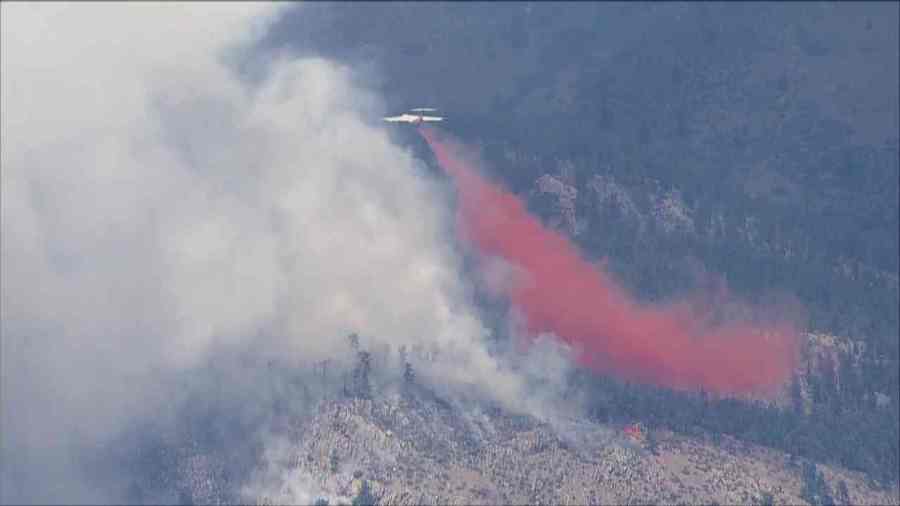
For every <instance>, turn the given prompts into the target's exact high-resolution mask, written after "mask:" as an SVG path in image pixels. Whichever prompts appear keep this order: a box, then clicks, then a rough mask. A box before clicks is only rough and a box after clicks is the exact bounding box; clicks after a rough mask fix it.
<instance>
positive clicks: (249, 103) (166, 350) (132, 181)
mask: <svg viewBox="0 0 900 506" xmlns="http://www.w3.org/2000/svg"><path fill="white" fill-rule="evenodd" d="M2 9H3V10H2V13H3V15H2V104H3V107H2V110H3V115H2V138H3V144H2V166H3V172H2V199H0V200H2V237H3V242H2V273H3V275H2V299H0V300H2V313H3V319H2V380H3V381H2V408H3V409H2V425H3V431H2V458H0V462H2V464H0V465H2V468H0V480H2V481H0V485H2V486H0V489H2V497H0V500H2V502H3V503H24V502H38V503H50V502H66V503H85V502H110V501H112V502H120V501H123V500H125V498H126V491H127V486H128V483H129V481H128V480H129V479H130V478H131V476H129V475H128V472H130V471H127V470H125V469H118V470H110V471H109V473H111V474H112V475H111V476H103V477H100V478H98V477H97V476H95V474H97V473H99V472H100V471H97V470H96V469H94V467H95V466H92V465H90V464H89V462H96V459H98V458H99V457H98V456H97V452H98V451H101V450H103V449H107V448H110V447H112V448H116V447H120V448H132V447H135V446H140V445H139V444H138V443H136V442H130V443H129V442H128V441H127V438H128V437H129V434H132V433H134V432H139V428H141V427H154V429H153V430H156V431H159V435H158V438H157V439H163V440H168V439H172V438H177V437H179V436H178V434H180V432H179V430H180V429H178V428H177V427H176V425H177V423H176V421H177V420H179V419H181V418H183V417H184V413H194V412H202V413H206V414H205V415H204V416H206V417H207V418H206V419H210V417H212V418H211V419H212V420H213V421H215V423H214V424H213V425H215V426H216V427H218V426H222V427H243V428H244V429H246V430H247V431H250V432H251V433H253V434H256V433H265V432H266V431H267V427H268V425H270V424H271V423H272V417H273V414H272V412H271V409H270V407H271V406H272V405H273V403H275V402H276V401H280V402H281V403H285V402H286V403H287V404H289V406H288V407H287V409H288V411H289V412H300V411H302V410H303V409H306V406H305V405H304V404H303V401H302V396H301V395H299V394H297V393H296V392H295V391H293V390H290V385H291V384H292V383H291V382H290V381H288V377H287V376H286V375H287V374H289V373H287V372H284V371H297V370H300V369H302V368H303V367H306V366H309V365H310V364H314V363H316V362H318V361H320V360H323V359H328V358H334V357H335V356H344V355H348V354H347V353H345V351H346V346H347V344H346V340H345V339H344V336H346V334H347V333H349V332H351V331H358V332H360V334H362V336H363V341H364V344H365V345H366V346H373V347H378V346H392V347H393V348H394V349H395V350H396V348H397V347H399V346H401V345H407V346H411V345H414V344H415V345H419V346H421V347H424V348H425V349H433V350H441V352H442V353H444V355H445V356H446V357H447V360H446V361H444V362H442V363H441V364H435V366H434V367H432V368H430V369H429V371H427V372H425V371H423V372H422V373H421V374H420V377H422V378H423V379H425V380H428V379H429V378H430V379H431V380H432V381H435V382H439V383H440V384H442V385H445V388H455V389H457V390H458V391H460V392H462V393H465V394H466V395H470V396H475V397H481V398H490V399H494V400H497V401H499V402H502V403H504V404H507V405H512V404H515V403H517V402H519V399H521V398H522V397H523V392H522V388H523V385H524V382H523V380H522V379H521V378H520V377H519V376H518V375H516V374H514V373H512V372H510V371H507V370H505V369H504V367H502V366H501V364H499V363H498V362H497V361H496V360H495V359H494V358H493V357H492V356H491V355H490V354H489V353H488V352H487V349H486V347H485V345H484V344H483V341H484V338H485V337H486V336H487V335H488V330H487V329H486V327H485V325H483V324H482V322H481V321H480V319H479V317H478V314H477V312H476V311H475V308H474V307H473V303H472V302H471V300H470V296H469V293H468V292H469V290H468V288H467V287H466V283H465V282H464V277H463V275H462V271H461V269H462V267H461V260H460V257H459V254H458V253H457V251H456V249H455V246H454V241H452V240H449V239H448V238H450V237H452V235H451V234H449V233H448V231H451V230H452V222H451V220H450V219H449V218H450V216H449V213H448V209H449V207H448V205H447V203H446V195H445V194H444V193H442V190H441V187H440V186H439V185H438V184H436V183H435V182H434V181H432V180H429V179H428V178H427V176H425V171H423V170H422V168H423V165H422V162H420V161H419V160H417V159H416V158H415V157H414V156H412V154H411V153H410V152H409V151H408V150H406V149H403V148H400V147H398V146H397V145H395V144H393V143H392V142H391V140H390V139H389V137H388V136H387V135H386V133H385V132H386V131H385V130H384V129H383V128H382V127H381V125H377V126H376V125H375V124H373V122H375V121H377V119H378V118H379V117H380V116H381V115H382V114H383V113H384V111H383V110H382V109H383V108H382V105H381V102H380V100H379V99H378V97H377V96H375V95H373V94H372V93H370V92H369V91H367V89H366V88H365V86H364V85H363V84H361V80H360V79H359V76H357V75H355V74H354V73H353V72H352V70H351V69H349V68H347V67H344V66H342V65H340V64H337V63H335V62H332V61H328V60H324V59H320V58H311V57H310V58H303V59H291V58H288V57H269V56H266V55H262V56H257V58H258V59H259V61H256V62H254V65H256V67H255V68H257V70H259V72H258V75H256V76H254V78H253V79H250V78H249V77H248V76H243V75H241V74H240V73H239V72H238V71H236V70H235V65H234V64H233V63H234V62H238V63H240V61H241V60H242V59H243V58H248V57H249V55H251V52H250V48H251V47H252V45H253V44H254V42H255V41H257V40H258V39H259V37H260V35H261V34H263V33H265V29H266V27H267V26H269V25H270V23H271V22H272V21H273V20H274V19H275V18H277V17H278V15H279V12H280V8H279V7H278V6H273V5H270V4H262V3H246V4H244V3H231V2H229V3H224V4H209V3H201V4H191V3H174V4H154V3H138V4H129V3H123V4H115V3H101V4H87V3H84V4H22V3H7V2H4V3H3V4H2ZM230 62H231V63H230ZM290 374H294V373H290ZM323 388H324V387H323ZM210 406H217V407H216V408H215V409H213V408H212V407H210ZM210 413H213V415H214V416H213V415H210ZM204 423H205V422H204ZM199 426H200V427H206V429H205V430H209V431H212V430H213V428H214V427H213V426H211V425H210V426H207V425H204V424H199ZM244 429H242V430H244ZM223 430H224V429H223ZM229 430H230V429H229ZM229 434H230V435H231V436H235V437H232V438H231V440H230V441H229V440H228V438H225V440H226V444H233V445H237V444H238V443H237V442H236V440H237V436H240V437H244V436H246V437H248V438H249V437H250V435H249V434H231V433H229ZM123 438H125V439H124V440H123ZM103 451H106V450H103ZM92 459H93V460H92ZM107 467H115V465H108V466H107ZM92 469H93V470H92ZM92 473H93V474H92ZM116 473H120V474H121V476H118V475H115V474H116ZM298 497H299V496H298ZM144 499H146V500H150V501H169V500H173V499H172V498H167V497H162V498H154V497H145V498H144Z"/></svg>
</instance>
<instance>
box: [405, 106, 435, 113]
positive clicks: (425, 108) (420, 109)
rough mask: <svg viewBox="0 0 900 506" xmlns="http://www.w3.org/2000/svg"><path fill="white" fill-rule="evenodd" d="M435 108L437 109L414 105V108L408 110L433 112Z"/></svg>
mask: <svg viewBox="0 0 900 506" xmlns="http://www.w3.org/2000/svg"><path fill="white" fill-rule="evenodd" d="M436 110H437V109H435V108H434V107H416V108H415V109H410V111H416V112H434V111H436Z"/></svg>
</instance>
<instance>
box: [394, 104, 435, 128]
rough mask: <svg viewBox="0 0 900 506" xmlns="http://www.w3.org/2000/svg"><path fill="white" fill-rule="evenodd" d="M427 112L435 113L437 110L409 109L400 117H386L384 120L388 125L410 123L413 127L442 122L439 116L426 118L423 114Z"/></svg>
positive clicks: (426, 108)
mask: <svg viewBox="0 0 900 506" xmlns="http://www.w3.org/2000/svg"><path fill="white" fill-rule="evenodd" d="M428 112H437V109H434V108H432V107H416V108H415V109H410V110H409V113H403V114H401V115H400V116H387V117H385V118H384V120H385V121H387V122H388V123H412V124H414V125H419V124H422V123H428V122H432V121H444V118H443V117H441V116H426V115H425V113H428ZM410 113H412V114H410Z"/></svg>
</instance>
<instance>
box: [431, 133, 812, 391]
mask: <svg viewBox="0 0 900 506" xmlns="http://www.w3.org/2000/svg"><path fill="white" fill-rule="evenodd" d="M420 132H421V134H422V135H423V136H424V137H425V139H426V140H427V141H428V143H429V145H430V146H431V149H432V150H433V152H434V155H435V157H436V158H437V161H438V163H439V164H440V165H441V167H442V168H443V169H444V170H445V171H446V172H447V173H448V174H449V175H450V176H451V177H452V178H453V179H454V181H455V183H456V185H457V187H458V191H459V199H458V200H459V214H458V216H457V219H458V220H459V222H458V225H459V227H460V232H461V234H462V235H463V236H464V237H465V238H466V239H467V240H469V241H470V242H471V243H473V244H474V245H475V246H476V247H477V248H478V249H479V250H480V251H481V252H482V253H483V254H486V255H491V256H497V257H501V258H504V259H506V260H507V261H508V262H510V263H512V264H514V265H515V266H517V267H518V268H519V270H520V271H521V272H522V273H523V274H522V275H521V276H519V277H518V278H517V279H516V280H515V281H514V282H512V283H509V284H507V285H506V286H504V288H503V290H504V291H505V295H506V296H508V297H509V298H510V300H511V301H512V303H513V304H514V305H515V306H516V307H518V309H519V310H520V311H521V312H522V313H523V314H524V316H525V319H526V325H527V330H528V331H529V333H532V334H537V333H541V332H552V333H553V334H555V335H556V336H558V337H559V338H561V339H563V340H565V341H566V342H567V343H569V344H570V345H572V346H573V348H575V349H577V350H580V355H579V360H580V362H581V364H582V365H583V366H587V367H590V368H592V369H595V370H597V371H600V372H603V373H609V374H612V375H615V376H618V377H620V378H622V379H625V380H629V381H639V382H645V383H652V384H656V385H661V386H666V387H670V388H675V389H698V388H703V389H704V390H706V391H708V392H712V393H716V394H720V395H728V394H755V395H758V394H763V395H765V394H769V393H773V392H774V391H776V390H777V389H778V387H779V386H781V385H782V384H783V383H784V382H785V381H786V380H788V379H789V378H790V376H791V372H792V370H793V368H794V365H795V361H796V359H797V343H798V342H799V340H798V339H797V336H798V332H797V330H796V329H795V328H794V327H793V326H792V325H790V324H787V323H784V324H771V325H768V327H770V328H758V327H755V326H753V325H752V324H749V323H725V324H718V325H711V324H708V323H704V319H703V318H697V317H696V316H697V314H696V313H693V314H694V316H693V317H692V316H691V314H692V313H691V312H689V311H685V310H684V306H679V305H671V306H666V307H650V306H647V305H643V304H641V303H639V302H638V301H636V300H635V299H634V297H632V296H631V295H630V294H629V293H627V292H626V291H625V290H624V289H623V288H622V287H621V286H620V285H619V284H617V283H616V282H615V281H614V280H613V279H611V278H610V276H609V275H608V274H607V273H606V272H604V271H603V270H602V269H601V268H598V267H596V266H594V265H592V264H591V263H589V262H587V261H586V260H585V259H583V258H582V256H581V255H580V253H579V251H578V250H577V249H576V247H575V246H573V245H572V244H571V243H570V242H569V241H568V240H567V239H566V238H565V237H564V236H562V235H561V234H559V233H557V232H556V231H554V230H551V229H548V228H545V227H544V226H543V225H542V224H541V222H540V221H539V220H538V219H536V218H535V217H534V216H532V215H531V214H530V213H528V211H527V210H526V208H525V206H524V205H523V203H522V202H521V201H520V200H519V199H518V198H516V197H515V196H514V195H513V194H511V193H509V192H507V191H506V190H504V189H503V188H501V187H500V186H498V185H496V184H493V183H491V182H489V181H487V180H485V179H484V178H483V177H481V175H480V174H479V173H478V171H477V170H476V168H475V164H474V162H472V161H469V160H468V159H467V158H466V157H464V151H463V149H462V147H461V146H459V145H458V144H456V143H454V142H452V141H450V140H448V139H446V138H445V137H444V136H443V135H441V136H439V135H438V133H437V131H435V130H433V129H431V128H428V127H424V126H423V127H421V128H420ZM679 307H680V309H679Z"/></svg>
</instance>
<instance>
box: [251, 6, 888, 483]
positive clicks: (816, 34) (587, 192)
mask: <svg viewBox="0 0 900 506" xmlns="http://www.w3.org/2000/svg"><path fill="white" fill-rule="evenodd" d="M897 26H898V6H897V4H896V3H873V4H859V3H797V4H780V3H774V4H731V3H723V4H717V3H707V2H701V3H669V2H665V3H649V4H641V3H623V4H612V3H596V4H594V3H574V4H559V3H504V2H501V3H496V4H467V3H443V4H434V3H427V4H408V3H398V4H393V3H385V4H382V3H373V4H347V5H342V4H325V3H322V4H319V3H313V4H311V5H306V6H304V7H303V8H298V9H297V11H296V13H294V14H293V15H289V16H286V17H285V18H284V19H282V20H281V21H280V23H279V24H278V25H277V26H276V27H275V28H274V29H273V31H272V35H271V37H270V39H269V40H267V41H266V43H267V44H271V45H273V46H287V47H294V48H298V51H300V50H302V52H304V53H318V54H325V55H327V56H332V57H337V58H339V59H341V60H342V61H344V62H346V63H348V64H350V65H351V66H353V67H354V68H355V69H357V71H358V72H359V73H360V75H361V76H362V78H363V79H368V80H369V81H371V82H372V83H374V85H375V86H376V87H377V88H378V89H379V91H381V92H382V93H383V94H384V96H385V99H386V104H385V107H386V109H387V110H389V112H400V111H401V110H403V109H405V108H408V107H415V106H422V105H425V106H436V107H440V108H441V110H442V112H443V113H444V114H446V115H447V116H448V118H449V120H448V122H447V124H446V128H447V129H448V130H450V131H452V132H453V133H454V134H455V135H458V136H460V137H461V138H463V139H464V140H465V141H467V142H468V143H470V144H473V145H477V146H479V147H480V148H481V155H482V157H483V158H484V160H485V162H486V165H488V166H489V167H490V169H491V172H492V175H493V176H494V177H495V178H497V179H498V180H500V181H502V182H503V183H504V184H506V185H507V186H508V187H510V188H511V189H513V190H514V191H515V192H516V193H518V194H519V195H521V196H523V197H525V198H527V199H528V202H529V205H530V206H531V207H532V208H533V210H534V211H535V212H536V213H538V214H539V215H540V216H541V217H542V218H543V219H544V220H545V221H547V222H548V223H552V224H555V225H557V226H558V227H559V228H560V229H561V230H564V231H565V232H566V233H568V234H569V235H570V236H571V237H573V238H574V240H575V241H576V242H577V243H578V244H579V245H580V246H581V247H582V249H583V251H584V252H585V254H586V255H587V256H589V257H591V258H596V259H599V258H607V259H608V265H609V266H610V268H611V270H612V271H613V272H615V273H616V274H617V275H618V276H619V278H620V279H621V280H622V281H623V283H624V284H625V285H626V286H628V287H629V288H631V289H633V290H634V291H635V292H636V293H638V294H639V296H640V297H642V298H644V299H646V300H661V299H665V298H666V297H670V296H672V295H674V294H679V293H685V292H688V291H690V290H692V289H694V288H696V285H697V282H698V276H697V272H698V270H699V271H701V272H703V273H705V274H704V276H708V277H721V278H722V279H724V280H725V281H726V282H727V285H728V286H729V288H730V289H731V290H732V291H733V292H734V293H735V294H737V295H738V296H740V297H742V298H745V299H746V300H749V301H751V302H757V303H765V304H772V303H773V302H772V301H779V300H792V299H796V301H797V302H798V304H796V305H792V306H791V308H793V309H791V311H794V312H795V314H794V316H797V317H800V318H802V319H804V320H805V321H806V322H807V324H808V328H809V329H810V330H811V331H812V332H814V333H818V334H830V335H836V336H840V337H841V339H843V340H844V341H843V342H846V343H847V344H846V346H844V347H838V348H835V351H834V353H833V354H831V355H829V357H830V358H828V359H825V360H808V361H807V362H804V364H807V363H808V364H809V370H808V371H800V372H799V373H798V375H800V376H803V377H804V379H803V381H804V383H803V384H804V388H806V389H808V391H809V398H808V399H806V400H803V401H802V402H801V399H800V398H801V397H802V396H801V395H800V394H797V395H795V402H794V403H793V404H794V405H793V407H792V408H791V409H788V410H780V409H776V408H771V407H765V406H761V405H752V404H749V403H746V402H742V401H734V400H726V401H711V400H708V399H705V398H704V397H703V396H702V395H699V394H698V395H697V396H694V395H683V394H674V393H671V392H667V391H660V390H657V389H652V388H648V387H642V386H635V385H622V384H619V383H617V382H614V381H612V380H608V379H606V378H600V377H589V378H585V379H584V381H585V383H586V384H590V385H591V388H592V389H593V391H594V392H595V393H596V396H595V397H596V399H597V400H596V406H595V415H596V416H597V417H599V418H601V419H604V418H607V417H612V418H616V417H621V418H628V417H638V418H642V419H645V420H647V421H648V423H650V424H654V425H661V426H667V427H670V428H675V429H677V430H681V431H685V432H691V431H696V430H707V431H711V432H713V433H724V434H732V435H736V436H739V437H742V438H745V439H748V440H751V441H754V442H758V443H762V444H765V445H769V446H772V447H775V448H778V449H781V450H784V451H787V452H790V453H792V454H797V455H800V456H803V457H808V458H813V459H817V460H822V461H829V462H835V463H839V464H842V465H846V466H847V467H850V468H853V469H859V470H863V471H866V472H867V473H869V474H870V475H871V476H873V477H874V478H876V479H878V480H880V481H881V482H882V483H884V484H894V485H896V482H897V478H898V474H897V473H898V471H897V469H898V447H897V440H898V423H900V422H898V420H900V413H898V406H900V390H898V358H900V351H898V343H900V335H898V310H897V307H898V303H900V299H898V251H900V250H898V232H897V230H898V225H900V221H898V212H900V210H898V173H900V161H898V128H900V127H898V125H900V113H898V60H900V54H898V28H897ZM386 112H388V111H386ZM409 141H410V143H415V142H416V141H415V140H414V139H413V138H412V137H410V139H409ZM417 149H422V153H423V156H427V154H425V152H424V149H423V147H422V146H417ZM547 176H549V177H552V179H553V181H556V182H558V183H559V184H561V185H564V186H565V187H567V188H571V190H572V191H568V192H564V193H566V195H567V196H566V197H565V198H563V197H561V196H560V193H559V192H554V191H551V190H548V188H549V186H547V184H544V185H543V186H542V183H541V181H543V182H544V183H547V181H548V180H547V179H546V177H547ZM542 177H544V179H541V178H542ZM554 184H556V183H554ZM573 196H574V197H573ZM667 213H668V214H667ZM673 213H674V214H673ZM702 278H703V276H701V277H700V278H699V279H702ZM804 367H806V366H804ZM797 383H798V385H799V381H798V382H797ZM796 388H798V389H799V386H797V387H796Z"/></svg>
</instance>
